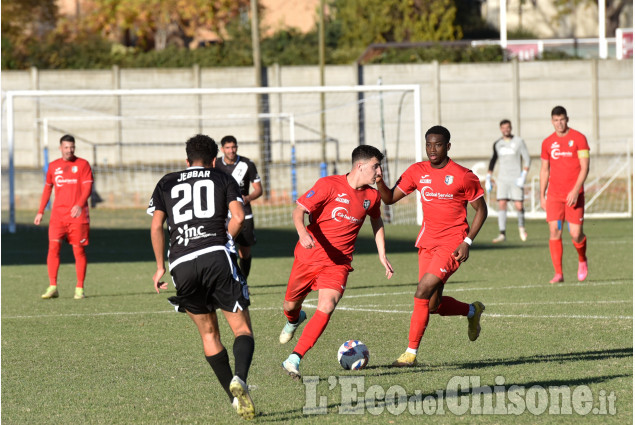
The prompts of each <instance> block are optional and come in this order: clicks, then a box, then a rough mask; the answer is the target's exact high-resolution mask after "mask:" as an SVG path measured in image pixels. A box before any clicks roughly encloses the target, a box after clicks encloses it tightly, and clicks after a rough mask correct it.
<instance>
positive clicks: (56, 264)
mask: <svg viewBox="0 0 635 425" xmlns="http://www.w3.org/2000/svg"><path fill="white" fill-rule="evenodd" d="M61 246H62V244H61V243H60V242H58V241H49V252H48V255H47V256H46V268H47V269H48V274H49V285H51V286H57V271H58V270H59V268H60V248H61Z"/></svg>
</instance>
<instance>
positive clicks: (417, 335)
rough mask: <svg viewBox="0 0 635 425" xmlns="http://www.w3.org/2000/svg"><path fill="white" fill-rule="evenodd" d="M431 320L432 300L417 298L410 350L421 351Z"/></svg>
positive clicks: (411, 319) (411, 324)
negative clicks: (422, 339) (420, 347)
mask: <svg viewBox="0 0 635 425" xmlns="http://www.w3.org/2000/svg"><path fill="white" fill-rule="evenodd" d="M429 318H430V300H423V299H421V298H416V297H415V306H414V309H413V310H412V317H411V318H410V332H409V333H408V348H412V349H413V350H417V349H419V345H420V344H421V338H423V333H424V332H425V331H426V327H427V326H428V319H429Z"/></svg>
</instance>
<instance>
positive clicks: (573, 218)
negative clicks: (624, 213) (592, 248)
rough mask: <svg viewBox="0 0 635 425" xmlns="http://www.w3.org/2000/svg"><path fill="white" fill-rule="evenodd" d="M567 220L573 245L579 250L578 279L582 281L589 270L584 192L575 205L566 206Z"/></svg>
mask: <svg viewBox="0 0 635 425" xmlns="http://www.w3.org/2000/svg"><path fill="white" fill-rule="evenodd" d="M565 220H566V221H567V224H568V226H569V234H570V235H571V241H572V242H573V246H574V247H575V249H576V251H577V252H578V281H580V282H582V281H583V280H585V279H586V277H587V274H588V272H589V270H588V263H587V257H586V247H587V238H586V235H585V234H584V229H583V223H584V193H582V194H580V196H578V202H577V203H576V204H575V205H574V206H573V207H569V206H567V207H566V208H565Z"/></svg>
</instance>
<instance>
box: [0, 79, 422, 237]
mask: <svg viewBox="0 0 635 425" xmlns="http://www.w3.org/2000/svg"><path fill="white" fill-rule="evenodd" d="M320 94H324V96H325V98H326V102H325V106H324V107H325V109H322V108H321V104H320V100H319V97H320ZM3 95H4V105H5V108H4V111H3V112H4V120H3V121H4V122H5V123H6V126H4V129H3V132H4V131H6V133H5V134H3V136H4V137H3V139H4V140H6V145H5V143H3V151H4V152H6V156H5V158H6V160H5V161H6V162H5V161H3V164H2V165H3V174H5V173H6V177H8V178H7V180H8V197H5V195H3V202H6V203H7V204H8V206H9V208H8V210H9V223H8V229H9V231H10V232H15V231H16V221H15V210H16V207H19V208H20V209H24V208H33V198H34V194H35V193H38V192H39V193H41V186H40V187H36V188H35V187H31V188H30V189H29V190H27V189H26V187H25V186H27V185H28V183H27V182H33V181H34V179H35V178H34V174H35V173H36V172H37V170H39V173H40V175H41V170H42V168H43V166H44V164H43V163H42V157H46V156H47V155H46V151H44V150H45V149H47V148H48V146H49V145H50V146H51V147H53V146H54V144H56V142H57V141H58V140H59V137H60V136H61V134H63V132H66V133H70V134H73V135H74V136H75V139H76V141H77V148H78V151H77V155H78V156H80V157H84V158H86V159H88V160H89V161H91V165H92V166H93V171H94V175H95V187H96V190H97V191H99V195H100V196H101V199H102V201H103V202H104V204H103V206H104V207H108V208H125V207H140V206H141V204H143V203H145V202H146V198H147V197H148V196H149V194H150V193H151V190H152V189H153V185H154V184H155V183H156V181H158V179H159V178H160V177H161V175H162V174H165V173H166V172H169V171H175V170H178V169H180V168H182V167H183V164H184V156H185V155H184V151H183V144H184V142H185V141H186V140H187V139H188V138H189V137H191V136H192V135H194V134H196V133H204V134H209V135H210V136H212V137H213V138H214V139H215V140H217V141H219V140H220V138H222V136H223V135H226V134H234V135H235V136H236V137H237V139H238V140H239V146H240V148H239V155H243V156H247V157H249V158H250V159H252V160H253V161H254V162H255V163H256V165H257V167H258V171H259V172H260V175H261V177H262V178H263V182H264V184H263V186H264V185H265V184H267V185H269V188H270V192H268V193H267V196H266V197H263V198H261V199H258V200H257V201H256V202H255V203H254V209H255V210H256V216H255V218H256V222H257V223H256V224H257V226H275V225H283V224H289V223H290V222H291V221H290V215H289V211H290V208H292V207H293V202H294V200H295V199H296V198H297V196H298V194H301V193H303V191H304V190H307V189H308V188H309V187H310V185H311V184H313V183H314V182H315V180H317V178H318V177H320V171H321V170H323V169H324V167H326V166H328V167H329V168H330V169H329V172H328V174H333V173H336V172H337V173H339V172H343V171H345V170H347V169H348V168H349V167H350V152H351V151H352V149H353V148H354V147H355V146H357V145H359V144H360V143H364V144H370V145H374V146H376V147H378V148H379V149H380V150H381V149H382V145H383V144H384V143H385V144H387V145H388V152H387V154H388V159H389V161H390V165H391V173H394V175H395V176H398V175H399V173H400V172H403V171H404V170H405V168H406V167H407V166H408V165H410V164H412V163H413V162H415V161H420V160H422V159H423V152H422V125H421V119H422V117H421V94H420V86H419V85H416V84H406V85H377V86H316V87H314V86H310V87H262V88H201V89H135V90H132V89H118V90H33V91H30V90H23V91H8V92H5V93H3ZM258 102H266V108H261V109H260V110H264V111H266V113H264V114H260V115H258V114H257V111H258V110H259V108H258V107H257V106H258ZM360 110H361V112H360ZM322 115H323V116H325V118H326V119H325V121H326V130H325V133H324V132H321V129H320V124H319V123H320V118H321V116H322ZM384 118H385V119H384ZM260 126H265V127H266V128H267V130H266V132H265V136H264V139H265V140H261V139H262V138H261V137H260V134H262V133H261V132H259V127H260ZM323 144H326V147H327V149H326V153H325V154H324V153H323V149H321V147H322V145H323ZM262 146H264V152H265V154H264V157H263V154H262V152H263V150H262V149H261V147H262ZM43 151H44V152H43ZM37 152H40V153H41V154H38V153H37ZM42 152H43V153H42ZM393 152H394V155H393ZM34 153H35V155H34ZM324 155H325V156H324ZM36 157H37V160H36V159H33V158H36ZM393 164H394V165H393ZM29 173H31V175H30V177H29V178H25V176H26V175H27V174H29ZM16 177H18V178H17V179H16ZM40 182H41V178H40ZM390 183H394V182H390ZM30 186H34V185H33V184H31V185H30ZM105 186H108V187H107V188H106V187H105ZM131 187H132V188H133V189H134V190H131V189H130V188H131ZM39 193H38V194H37V196H35V197H36V198H37V199H36V202H35V203H38V202H37V201H39ZM7 198H8V199H7ZM400 204H403V205H397V206H394V212H395V213H394V214H393V222H395V223H399V222H413V221H414V220H413V219H414V217H415V216H418V220H417V221H419V222H420V221H421V211H420V208H416V204H417V203H416V202H414V201H413V200H408V202H403V203H400ZM413 210H414V211H413ZM415 211H416V212H415Z"/></svg>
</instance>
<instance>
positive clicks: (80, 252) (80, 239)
mask: <svg viewBox="0 0 635 425" xmlns="http://www.w3.org/2000/svg"><path fill="white" fill-rule="evenodd" d="M88 237H89V227H88V223H73V224H70V225H69V227H68V243H69V244H71V246H72V247H73V255H74V256H75V274H76V275H77V285H76V286H75V296H74V297H73V298H75V299H76V300H79V299H82V298H85V297H86V296H85V294H84V280H85V279H86V266H87V260H86V250H85V247H86V246H88V242H89V240H88Z"/></svg>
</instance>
